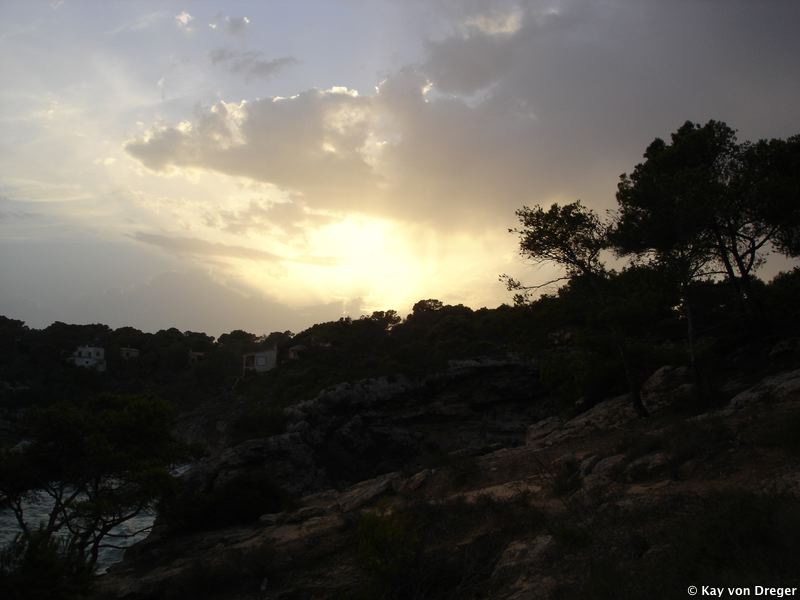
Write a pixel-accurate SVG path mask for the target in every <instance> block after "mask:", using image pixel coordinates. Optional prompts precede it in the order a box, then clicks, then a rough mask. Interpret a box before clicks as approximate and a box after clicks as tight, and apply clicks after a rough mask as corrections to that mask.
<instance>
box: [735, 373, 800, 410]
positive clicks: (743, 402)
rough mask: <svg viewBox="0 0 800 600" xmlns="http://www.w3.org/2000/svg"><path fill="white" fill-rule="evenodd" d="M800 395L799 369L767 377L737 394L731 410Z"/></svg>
mask: <svg viewBox="0 0 800 600" xmlns="http://www.w3.org/2000/svg"><path fill="white" fill-rule="evenodd" d="M798 394H800V369H798V370H795V371H788V372H785V373H780V374H778V375H773V376H771V377H767V378H766V379H764V380H763V381H761V382H759V383H758V384H756V385H754V386H753V387H751V388H748V389H746V390H745V391H743V392H741V393H739V394H737V395H736V396H734V397H733V399H732V400H731V402H730V406H731V408H734V409H737V410H738V409H742V408H745V407H748V406H752V405H754V404H759V403H762V402H783V401H786V400H787V399H792V398H796V397H797V396H798Z"/></svg>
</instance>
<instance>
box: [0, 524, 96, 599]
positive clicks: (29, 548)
mask: <svg viewBox="0 0 800 600" xmlns="http://www.w3.org/2000/svg"><path fill="white" fill-rule="evenodd" d="M92 578H93V576H92V568H91V567H90V566H89V565H88V564H86V563H85V562H83V561H81V560H80V559H79V558H78V556H77V554H76V553H75V552H70V550H69V548H68V547H67V544H66V543H65V541H63V540H60V539H58V538H55V537H53V536H51V535H49V534H48V533H47V532H45V531H35V532H32V533H31V535H30V536H27V537H23V536H19V537H18V538H17V539H16V540H15V541H14V542H12V543H11V544H10V545H9V546H7V547H6V548H4V549H3V550H2V551H0V598H3V599H4V600H77V599H78V598H83V597H85V596H86V595H87V594H88V593H89V592H90V591H91V588H92Z"/></svg>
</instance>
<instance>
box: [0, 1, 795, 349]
mask: <svg viewBox="0 0 800 600" xmlns="http://www.w3.org/2000/svg"><path fill="white" fill-rule="evenodd" d="M798 22H800V4H798V3H797V2H794V1H793V0H770V1H768V2H762V3H754V2H751V1H749V0H732V1H728V2H720V1H718V0H703V1H699V2H669V3H665V2H658V1H656V0H644V1H642V0H607V1H605V2H602V3H600V2H598V3H586V2H581V1H578V0H571V1H565V0H549V1H535V0H531V1H523V0H485V1H480V2H479V1H477V0H462V1H456V0H437V1H434V2H425V1H423V0H408V1H401V0H374V1H368V0H316V1H305V2H289V1H288V0H281V1H278V0H276V1H275V2H269V3H265V2H244V1H239V2H210V1H200V0H198V1H191V2H189V1H188V0H187V1H183V2H173V1H169V2H155V1H136V2H102V3H100V2H77V1H75V0H54V1H33V2H22V1H19V2H4V3H3V4H2V6H0V51H2V58H0V75H2V81H3V82H4V85H3V89H2V90H0V133H2V135H0V232H2V233H1V234H0V314H2V315H5V316H8V317H11V318H15V319H21V320H24V321H25V322H26V323H27V324H28V325H30V326H32V327H44V326H46V325H48V324H50V323H51V322H53V321H57V320H58V321H65V322H73V323H88V322H102V323H106V324H108V325H110V326H112V327H120V326H123V325H131V326H133V327H137V328H139V329H142V330H145V331H155V330H157V329H161V328H167V327H173V326H174V327H178V328H179V329H181V330H195V331H206V332H207V333H210V334H212V335H215V336H218V335H219V334H220V333H222V332H226V331H230V330H233V329H245V330H248V331H252V332H254V333H258V334H261V333H268V332H270V331H275V330H281V331H283V330H286V329H289V330H292V331H299V330H301V329H304V328H306V327H308V326H310V325H312V324H313V323H317V322H321V321H329V320H335V319H338V318H339V317H341V316H345V315H349V316H352V317H358V316H359V315H361V314H365V313H370V312H372V311H373V310H385V309H395V310H397V311H398V312H399V313H400V314H401V315H405V314H407V313H408V312H409V311H410V308H411V305H412V304H413V303H414V302H416V301H417V300H419V299H423V298H438V299H439V300H442V301H443V302H445V303H449V304H458V303H463V304H465V305H467V306H471V307H472V308H479V307H481V306H490V307H493V306H497V305H499V304H501V303H504V302H506V303H510V302H511V294H510V293H509V292H507V291H506V290H505V288H504V287H503V285H502V284H501V283H500V282H499V281H498V275H499V274H500V273H509V274H511V275H512V276H515V277H518V278H521V279H523V280H525V281H531V282H536V281H545V280H548V279H551V278H552V272H551V271H548V270H538V271H537V270H534V269H532V268H531V267H529V266H527V265H525V264H524V262H523V261H522V260H521V259H520V258H519V257H518V255H517V248H516V246H517V240H516V239H515V237H514V236H513V235H511V234H509V233H508V231H507V230H508V228H509V227H513V226H514V225H515V217H514V211H515V210H516V209H517V208H520V207H521V206H522V205H523V204H527V205H534V204H550V203H552V202H571V201H573V200H575V199H578V198H580V199H581V200H582V201H583V202H584V204H586V205H588V206H590V207H592V208H594V209H596V210H598V211H601V212H602V211H605V210H606V209H609V208H611V207H613V205H614V193H615V190H616V183H617V181H618V177H619V175H620V174H621V173H623V172H629V171H630V170H631V169H632V168H633V166H634V165H635V164H636V163H637V162H639V161H640V159H641V155H642V153H643V152H644V150H645V148H646V146H647V144H648V143H649V142H650V141H652V139H653V138H655V137H657V136H660V137H667V136H668V135H669V134H670V133H671V132H672V131H674V130H675V129H676V128H677V127H678V126H680V124H682V123H683V122H684V121H686V120H687V119H688V120H693V121H696V122H705V121H707V120H708V119H712V118H713V119H719V120H723V121H725V122H727V123H728V124H729V125H730V126H731V127H734V128H736V129H738V131H739V137H740V139H742V140H744V139H759V138H764V137H788V136H790V135H794V134H797V133H800V110H799V109H798V106H800V80H799V79H798V78H797V77H796V76H795V71H796V58H797V56H798V55H800V40H798V37H797V36H796V31H795V28H796V25H797V23H798ZM780 266H781V265H780V264H773V265H771V267H770V269H768V270H765V271H764V272H763V273H761V274H762V276H764V275H767V276H768V275H769V273H770V272H774V271H775V270H777V268H779V267H780Z"/></svg>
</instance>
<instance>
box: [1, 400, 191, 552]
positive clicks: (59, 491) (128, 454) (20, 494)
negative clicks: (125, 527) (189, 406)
mask: <svg viewBox="0 0 800 600" xmlns="http://www.w3.org/2000/svg"><path fill="white" fill-rule="evenodd" d="M170 421H171V409H170V408H169V406H168V405H167V404H166V403H164V402H162V401H159V400H156V399H153V398H146V397H137V396H134V397H129V396H112V395H100V396H93V397H90V398H89V399H87V400H85V401H82V402H59V403H56V404H53V405H51V406H47V407H43V408H39V409H36V410H33V411H31V412H30V413H29V414H28V415H27V416H26V418H25V419H24V421H23V422H22V431H23V433H24V436H25V438H26V440H27V441H26V444H25V445H24V446H23V447H22V448H20V447H17V448H15V449H13V450H4V451H3V454H2V457H1V458H2V460H0V498H2V501H3V503H4V504H7V505H9V506H10V507H11V508H12V509H13V511H14V514H15V516H16V517H17V521H18V523H19V526H20V528H21V530H22V536H23V538H24V539H25V541H26V543H30V541H31V540H32V539H33V536H34V535H39V534H37V530H36V529H34V528H33V527H32V525H31V524H30V523H28V522H27V520H26V518H25V509H24V506H25V501H26V499H27V498H29V497H30V496H31V495H44V496H46V497H48V498H49V500H50V501H51V502H52V508H51V510H50V513H49V517H48V520H47V522H46V523H44V524H43V529H42V533H41V535H43V536H52V535H54V534H60V535H63V536H65V538H66V540H67V542H66V544H67V545H66V549H67V553H68V555H69V556H74V557H76V559H77V560H79V561H80V562H85V563H86V564H87V565H88V566H89V567H93V566H94V565H95V563H96V562H97V558H98V553H99V551H100V549H101V548H103V547H106V546H115V545H117V544H118V543H119V542H120V539H121V538H124V537H131V536H133V535H135V534H136V533H138V532H131V533H130V534H119V533H112V530H114V529H115V528H116V527H117V526H119V525H120V524H122V523H124V522H126V521H128V520H130V519H131V518H133V517H135V516H136V515H138V514H140V513H141V512H142V511H144V510H146V509H147V508H149V507H152V506H153V505H154V503H155V502H156V500H157V499H158V498H159V497H160V495H161V494H162V493H163V492H164V491H165V490H166V489H168V488H169V486H170V484H171V477H170V475H169V473H168V471H167V468H168V467H169V465H170V464H171V463H173V462H174V461H176V460H177V459H178V458H179V457H180V456H181V452H180V450H181V449H180V447H179V445H178V444H177V443H176V442H174V440H173V439H172V436H171V432H170Z"/></svg>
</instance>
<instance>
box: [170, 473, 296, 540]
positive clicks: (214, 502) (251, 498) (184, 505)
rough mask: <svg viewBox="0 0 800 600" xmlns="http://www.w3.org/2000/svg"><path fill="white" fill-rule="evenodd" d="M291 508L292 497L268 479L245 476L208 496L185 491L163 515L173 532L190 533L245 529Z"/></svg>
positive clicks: (182, 491)
mask: <svg viewBox="0 0 800 600" xmlns="http://www.w3.org/2000/svg"><path fill="white" fill-rule="evenodd" d="M289 506H291V498H290V497H289V495H288V494H287V493H286V492H285V491H284V490H282V489H281V488H279V487H278V486H276V485H275V484H274V483H273V482H272V481H271V480H270V479H269V478H268V477H266V476H264V475H261V474H259V473H245V474H242V475H239V476H237V477H235V478H233V479H231V480H230V481H228V482H227V483H226V484H225V485H223V486H221V487H218V488H215V489H214V490H213V491H211V492H209V493H203V492H201V491H198V490H195V489H190V488H188V487H184V488H183V489H181V490H179V491H178V492H177V493H176V494H175V495H173V496H172V497H171V498H169V499H168V500H166V501H165V502H164V503H163V504H162V507H161V511H160V512H161V515H162V517H163V519H164V521H165V522H166V524H167V527H168V528H169V529H170V530H173V531H183V532H187V531H205V530H211V529H219V528H222V527H230V526H233V525H244V524H246V523H251V522H253V521H255V520H256V519H258V517H260V516H261V515H263V514H267V513H275V512H280V511H282V510H284V509H286V508H288V507H289Z"/></svg>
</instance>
